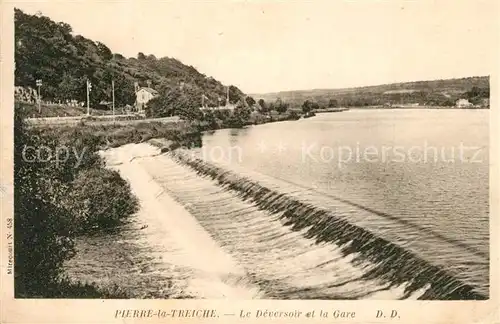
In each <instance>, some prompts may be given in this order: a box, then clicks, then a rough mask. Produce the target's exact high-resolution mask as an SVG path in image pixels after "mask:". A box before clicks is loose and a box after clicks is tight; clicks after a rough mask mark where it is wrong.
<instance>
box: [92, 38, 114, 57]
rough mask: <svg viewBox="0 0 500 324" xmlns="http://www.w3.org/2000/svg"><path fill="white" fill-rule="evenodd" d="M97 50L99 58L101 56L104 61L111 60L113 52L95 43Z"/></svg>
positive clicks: (101, 44)
mask: <svg viewBox="0 0 500 324" xmlns="http://www.w3.org/2000/svg"><path fill="white" fill-rule="evenodd" d="M96 46H97V50H98V53H99V56H101V57H102V58H103V59H104V60H111V59H112V58H113V52H111V50H110V49H109V48H108V47H107V46H106V45H104V44H103V43H101V42H96Z"/></svg>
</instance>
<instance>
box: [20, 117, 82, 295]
mask: <svg viewBox="0 0 500 324" xmlns="http://www.w3.org/2000/svg"><path fill="white" fill-rule="evenodd" d="M14 134H15V136H14V183H15V186H14V235H15V240H14V251H15V252H14V260H15V265H14V278H15V295H16V297H25V296H30V295H37V294H40V293H43V291H44V290H46V289H47V287H48V286H50V284H51V283H53V282H55V281H57V280H58V278H59V276H60V275H61V271H62V270H61V267H62V264H63V262H64V261H65V260H67V259H69V258H71V257H72V256H73V255H74V253H75V251H74V244H73V241H72V239H71V237H70V229H69V221H70V219H71V217H70V215H69V213H68V211H67V210H65V209H64V208H61V207H60V206H59V205H58V204H57V203H56V202H55V201H54V199H52V197H50V195H47V192H46V190H45V188H47V186H48V185H49V186H50V184H51V183H53V184H54V187H58V185H57V182H58V180H57V179H51V178H50V175H49V173H47V172H46V168H47V163H45V162H27V161H26V160H25V159H23V156H22V151H23V148H24V145H33V146H36V145H39V143H38V142H37V140H36V139H37V138H36V137H34V136H30V135H29V134H28V133H27V132H26V129H25V126H24V124H23V122H22V117H21V116H19V114H16V118H15V124H14Z"/></svg>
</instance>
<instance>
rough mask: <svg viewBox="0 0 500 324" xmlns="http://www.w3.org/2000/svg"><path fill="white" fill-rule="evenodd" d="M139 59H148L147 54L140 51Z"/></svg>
mask: <svg viewBox="0 0 500 324" xmlns="http://www.w3.org/2000/svg"><path fill="white" fill-rule="evenodd" d="M137 59H138V60H145V59H146V55H144V53H143V52H139V53H137Z"/></svg>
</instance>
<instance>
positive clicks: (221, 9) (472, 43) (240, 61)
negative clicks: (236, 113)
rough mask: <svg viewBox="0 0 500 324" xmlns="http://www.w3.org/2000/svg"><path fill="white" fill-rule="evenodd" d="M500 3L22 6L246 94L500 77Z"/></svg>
mask: <svg viewBox="0 0 500 324" xmlns="http://www.w3.org/2000/svg"><path fill="white" fill-rule="evenodd" d="M497 2H498V1H496V0H452V1H448V0H419V1H399V0H392V1H377V0H357V1H343V0H330V1H322V0H319V1H297V0H296V1H293V2H292V1H287V2H285V1H277V0H275V1H269V0H268V1H258V0H257V1H243V0H233V1H226V0H220V1H214V0H212V1H168V2H167V1H153V0H149V1H148V0H121V1H112V0H106V1H94V0H87V1H71V2H63V1H24V2H23V1H16V2H10V3H11V4H12V5H14V6H15V7H17V8H19V9H21V10H23V11H25V12H26V13H30V14H34V13H36V12H37V11H40V12H41V13H42V14H43V15H45V16H48V17H50V18H51V19H52V20H55V21H58V22H59V21H63V22H66V23H69V24H70V25H71V26H72V27H73V31H74V34H75V35H76V34H80V35H83V36H85V37H87V38H90V39H92V40H94V41H101V42H103V43H104V44H106V45H107V46H108V47H109V48H110V49H111V50H112V51H113V52H115V53H120V54H122V55H125V56H126V57H132V56H133V57H137V53H138V52H143V53H144V54H146V55H149V54H153V55H155V56H156V57H157V58H159V57H163V56H168V57H175V58H177V59H179V60H180V61H182V62H183V63H185V64H188V65H192V66H194V67H195V68H197V69H198V70H199V71H200V72H202V73H204V74H206V75H209V76H213V77H214V78H215V79H218V80H219V81H221V82H223V83H224V84H234V85H236V86H238V87H239V88H240V89H242V90H243V91H244V92H246V93H251V94H254V93H265V92H275V91H286V90H300V89H317V88H344V87H352V86H366V85H376V84H384V83H392V82H401V81H417V80H435V79H446V78H453V77H467V76H479V75H491V74H494V73H495V72H496V71H494V70H493V68H494V67H495V66H496V65H495V64H496V63H495V62H496V59H497V57H498V51H497V49H498V47H497V46H494V45H493V44H495V45H496V44H498V42H497V40H498V34H497V30H498V9H499V6H498V4H497Z"/></svg>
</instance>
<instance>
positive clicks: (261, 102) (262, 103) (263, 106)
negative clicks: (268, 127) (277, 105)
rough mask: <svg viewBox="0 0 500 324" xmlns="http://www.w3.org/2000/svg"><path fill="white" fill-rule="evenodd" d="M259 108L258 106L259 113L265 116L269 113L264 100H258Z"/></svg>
mask: <svg viewBox="0 0 500 324" xmlns="http://www.w3.org/2000/svg"><path fill="white" fill-rule="evenodd" d="M259 106H260V112H261V113H263V114H265V113H267V112H269V109H268V107H267V103H266V101H265V100H264V99H259Z"/></svg>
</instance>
